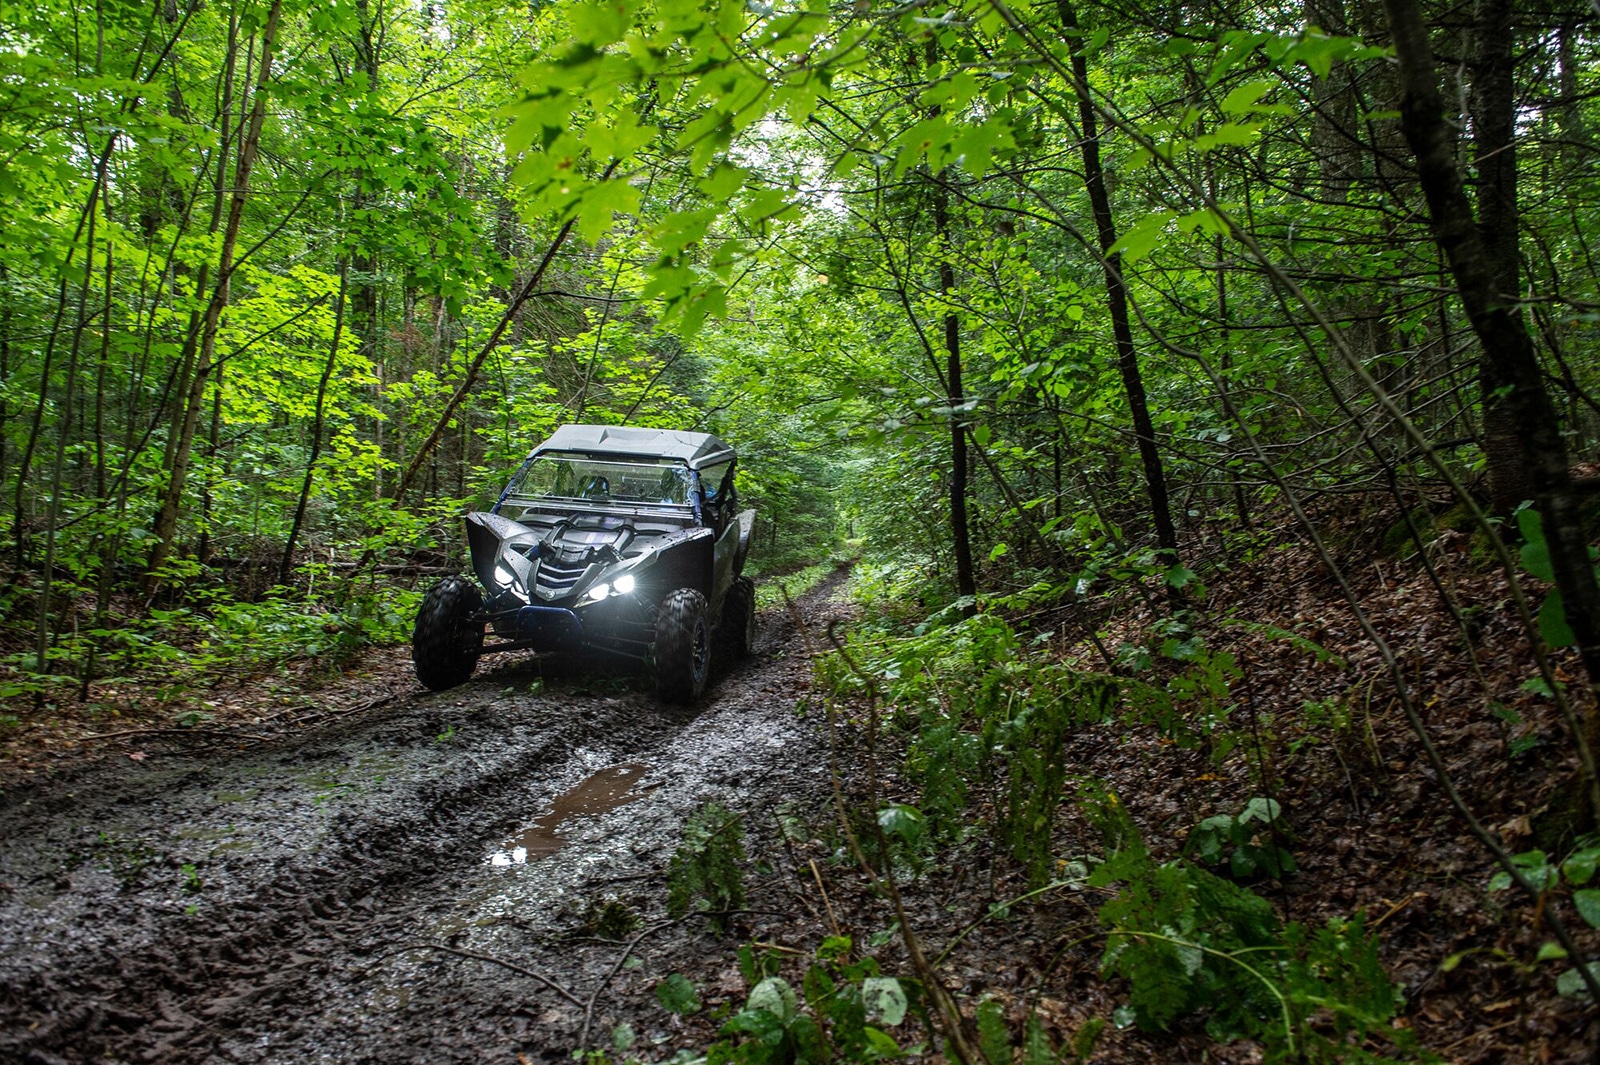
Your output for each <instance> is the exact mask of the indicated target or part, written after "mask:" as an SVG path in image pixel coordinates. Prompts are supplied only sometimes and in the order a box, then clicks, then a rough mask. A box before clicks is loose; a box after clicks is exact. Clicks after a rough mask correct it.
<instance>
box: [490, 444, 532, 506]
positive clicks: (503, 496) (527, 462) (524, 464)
mask: <svg viewBox="0 0 1600 1065" xmlns="http://www.w3.org/2000/svg"><path fill="white" fill-rule="evenodd" d="M532 464H533V456H532V455H529V456H528V457H527V458H525V459H523V460H522V465H521V466H518V467H517V472H516V473H514V474H512V475H511V480H509V481H507V482H506V486H505V488H503V489H501V490H500V498H499V499H496V500H495V501H494V506H492V507H490V508H489V513H490V514H498V513H500V504H502V503H504V502H505V501H506V496H508V495H510V494H511V489H512V486H514V485H515V484H516V483H517V482H518V481H519V480H521V478H522V471H523V470H525V469H527V468H528V467H529V466H531V465H532Z"/></svg>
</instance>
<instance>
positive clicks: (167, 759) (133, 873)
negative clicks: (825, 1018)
mask: <svg viewBox="0 0 1600 1065" xmlns="http://www.w3.org/2000/svg"><path fill="white" fill-rule="evenodd" d="M838 586H839V579H838V578H835V579H834V580H832V581H829V582H827V583H825V584H824V585H823V586H822V587H820V588H818V589H817V590H816V591H814V592H813V593H811V594H810V595H808V596H806V597H805V598H804V599H803V600H802V601H801V603H800V604H799V613H800V615H801V617H802V618H803V619H804V621H805V623H806V625H807V626H808V627H810V628H811V629H812V632H813V634H814V635H816V634H820V633H821V631H822V630H823V629H825V628H826V625H827V623H828V621H829V620H830V618H831V617H833V616H835V615H836V614H839V613H842V612H843V611H844V609H845V608H844V606H843V605H842V604H840V603H838V602H836V601H834V600H833V598H832V597H833V595H834V594H836V592H837V590H838ZM761 620H762V626H761V634H760V636H759V638H758V640H757V645H756V653H755V655H754V656H753V657H752V658H751V659H750V660H749V661H748V662H746V663H743V664H740V665H738V666H737V667H735V668H733V669H732V670H731V671H730V672H728V673H727V675H725V676H722V677H720V678H719V679H718V680H717V681H716V684H715V687H714V688H713V689H712V690H711V691H710V693H709V694H708V695H707V697H706V698H705V699H704V700H703V701H702V704H701V705H700V706H698V707H696V708H694V709H692V710H685V709H681V708H672V707H668V706H664V705H662V704H660V703H659V702H657V701H656V700H655V698H654V697H653V695H652V694H650V693H649V692H648V691H647V690H646V688H645V686H644V685H643V684H642V683H640V682H619V681H615V680H612V679H607V678H597V677H584V676H574V677H566V678H561V679H556V680H551V681H549V682H545V681H543V680H542V679H541V677H540V675H539V672H538V669H537V666H536V665H535V664H534V663H533V662H532V660H530V659H526V658H523V659H510V658H508V659H506V660H505V662H504V664H501V665H498V666H497V665H496V664H495V661H494V659H486V660H485V664H484V665H485V668H484V669H483V670H482V671H481V672H480V674H479V675H478V676H477V677H476V678H474V680H472V681H471V682H470V683H468V684H467V685H465V686H463V687H461V688H457V689H454V690H452V691H448V692H443V693H437V694H433V693H427V692H424V691H423V690H422V689H421V688H420V687H414V688H407V689H404V690H402V691H401V693H400V695H399V696H398V697H397V698H396V699H395V700H393V701H392V702H390V703H388V704H387V705H385V706H384V707H382V708H381V709H377V710H373V711H371V712H369V713H367V714H365V715H361V716H359V717H356V718H353V719H348V720H345V721H342V722H339V723H336V724H334V725H332V726H329V727H325V728H323V729H319V730H317V731H315V732H314V733H312V734H309V735H304V736H300V737H296V738H294V739H293V740H286V741H283V742H279V743H272V744H256V745H248V746H245V747H243V748H241V749H235V750H230V751H225V752H218V751H212V752H211V753H208V754H205V755H204V756H201V755H197V754H170V755H155V754H152V755H150V756H149V757H148V758H146V759H145V760H144V761H140V762H133V761H127V762H126V763H122V764H117V765H110V766H105V767H103V768H97V769H96V770H95V771H94V772H92V773H84V774H81V775H79V777H78V778H76V779H73V780H67V781H61V782H57V783H55V784H53V785H46V786H42V787H38V788H34V789H31V790H28V791H23V792H13V793H10V794H8V795H7V796H6V799H5V805H4V806H3V807H0V1060H3V1061H22V1062H60V1061H89V1060H94V1061H124V1062H136V1061H159V1062H213V1061H251V1062H265V1061H271V1062H275V1063H276V1062H363V1061H373V1062H377V1061H383V1062H397V1061H416V1062H441V1061H457V1060H459V1061H488V1060H500V1061H516V1060H518V1055H519V1054H520V1055H523V1056H524V1057H525V1058H526V1059H527V1060H530V1061H539V1060H548V1061H556V1060H563V1061H565V1060H570V1054H571V1050H572V1048H573V1047H574V1046H575V1045H576V1043H577V1042H578V1039H579V1034H580V1033H581V1032H582V1031H583V1030H584V1028H585V1025H586V1014H589V1013H590V1012H591V1010H590V1005H591V998H592V1000H593V1009H592V1016H589V1017H587V1023H588V1025H589V1026H590V1028H591V1030H592V1031H593V1032H594V1033H598V1034H597V1035H595V1036H593V1037H591V1040H590V1042H591V1043H595V1042H597V1041H600V1040H605V1041H609V1038H608V1035H607V1033H609V1031H610V1027H609V1026H611V1025H613V1024H616V1023H621V1022H624V1021H627V1022H628V1023H630V1024H631V1025H633V1026H634V1027H635V1028H636V1029H638V1034H639V1036H640V1038H641V1039H644V1040H650V1039H654V1040H656V1041H664V1040H665V1039H666V1038H667V1033H666V1032H665V1031H664V1030H657V1029H656V1028H655V1027H652V1026H661V1025H665V1024H667V1023H668V1021H669V1019H670V1018H669V1017H668V1015H667V1014H665V1013H664V1012H662V1011H660V1010H659V1009H655V1010H653V1011H652V1010H649V1009H648V1008H646V1007H647V1006H648V1003H649V991H650V989H651V988H652V987H653V986H654V983H655V982H656V981H658V980H659V979H660V978H661V977H663V976H665V975H667V973H668V972H670V971H672V966H673V965H674V959H675V958H676V957H677V956H678V954H679V953H683V952H691V953H692V952H694V951H695V950H697V949H700V948H696V947H695V945H694V943H693V942H692V940H693V938H694V937H695V936H696V935H698V934H699V932H698V930H697V929H693V928H691V927H690V926H689V925H683V926H676V927H673V928H667V929H663V930H661V931H660V932H659V933H658V934H656V935H654V936H652V937H651V941H650V944H649V946H648V949H646V948H644V947H641V951H640V953H641V954H642V955H643V960H642V961H641V960H640V959H639V958H634V959H632V960H630V961H629V962H628V963H627V965H626V966H622V967H620V968H619V963H620V962H621V961H622V959H623V951H622V948H621V947H620V946H619V945H618V944H617V943H616V942H613V941H608V940H606V939H605V938H604V937H602V936H600V935H599V934H598V933H597V932H596V930H595V928H594V927H593V920H592V916H593V913H594V912H595V910H594V908H595V906H596V904H597V903H603V902H604V901H606V900H610V899H614V900H616V901H617V902H620V903H621V904H622V905H624V906H626V907H629V908H631V909H632V910H633V911H635V912H636V913H637V914H638V915H639V917H640V918H641V919H643V920H644V921H645V922H647V923H648V922H649V921H652V920H659V918H660V916H661V913H662V904H663V900H664V897H665V880H666V866H667V861H668V859H669V858H670V856H671V854H672V851H673V849H674V847H675V846H676V845H677V842H678V840H679V836H680V829H681V826H682V823H683V821H684V819H685V818H686V817H687V816H688V815H689V814H690V813H691V812H692V811H693V810H694V809H695V808H696V807H697V806H698V805H699V804H700V803H701V802H703V801H705V800H707V799H718V800H720V801H722V802H724V803H726V804H727V805H729V806H730V807H733V808H735V809H742V810H748V811H752V812H753V813H754V814H755V815H756V816H755V817H753V818H752V819H751V820H752V827H753V828H754V829H759V828H760V826H761V824H763V823H764V824H765V825H767V826H769V827H770V825H771V823H772V821H773V818H772V817H771V816H770V812H771V811H772V810H773V809H775V808H776V807H778V806H780V805H781V804H782V803H784V802H786V801H791V800H796V799H799V800H802V801H805V800H810V799H815V798H817V797H820V796H821V795H822V794H823V793H824V792H825V790H826V787H827V770H826V766H827V759H826V756H825V743H826V741H825V739H824V737H823V735H822V729H821V727H820V724H819V722H818V718H817V715H816V714H814V713H813V714H802V713H797V704H799V703H800V702H801V701H802V700H803V699H804V697H805V694H806V686H807V682H808V679H809V669H808V663H807V660H806V656H805V651H804V646H803V644H802V641H801V638H800V634H799V632H798V630H797V628H796V625H795V623H794V621H793V620H792V618H791V617H789V616H788V615H787V614H786V613H785V612H783V611H776V610H775V611H768V612H766V613H765V614H763V615H762V619H761ZM639 927H641V928H643V927H646V925H640V926H639ZM423 944H433V945H435V946H436V947H449V948H453V949H455V950H458V951H466V952H471V953H481V954H486V955H493V956H495V957H498V958H501V959H504V960H506V961H509V962H511V963H513V964H514V965H516V966H518V967H520V968H522V969H524V970H527V971H528V972H530V973H537V974H539V975H540V976H542V977H544V978H546V979H547V980H548V981H549V982H551V983H554V984H557V985H559V986H560V987H561V988H562V989H563V990H564V991H566V992H569V993H570V994H562V993H560V992H557V991H555V990H552V989H551V988H550V987H549V986H548V985H547V984H546V983H544V982H542V981H541V980H540V979H538V978H536V977H534V976H530V975H526V974H521V973H517V972H514V971H512V970H510V969H508V968H505V967H503V966H498V965H490V964H487V963H485V962H483V961H479V960H474V959H471V958H468V957H464V956H462V955H461V954H456V953H450V952H448V951H445V950H440V949H432V948H430V947H424V946H423ZM613 970H616V972H613ZM596 989H600V990H599V993H598V994H596Z"/></svg>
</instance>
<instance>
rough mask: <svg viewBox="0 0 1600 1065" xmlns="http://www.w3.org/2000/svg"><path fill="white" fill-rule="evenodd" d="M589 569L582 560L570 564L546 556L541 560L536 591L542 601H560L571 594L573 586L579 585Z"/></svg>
mask: <svg viewBox="0 0 1600 1065" xmlns="http://www.w3.org/2000/svg"><path fill="white" fill-rule="evenodd" d="M588 568H589V567H588V566H587V565H585V564H584V563H583V562H582V561H581V560H579V561H576V562H568V561H566V560H565V559H561V558H552V557H549V556H546V557H545V558H542V559H540V560H539V575H538V577H537V579H536V580H535V582H534V590H535V591H537V592H538V593H539V598H541V599H560V598H561V597H563V596H565V595H569V594H571V592H572V587H573V585H575V584H577V583H578V578H580V577H582V576H583V571H584V570H586V569H588Z"/></svg>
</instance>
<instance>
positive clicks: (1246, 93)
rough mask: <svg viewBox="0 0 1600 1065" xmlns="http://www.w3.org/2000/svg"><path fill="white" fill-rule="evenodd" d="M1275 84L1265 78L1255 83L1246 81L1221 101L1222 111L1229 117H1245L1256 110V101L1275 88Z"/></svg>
mask: <svg viewBox="0 0 1600 1065" xmlns="http://www.w3.org/2000/svg"><path fill="white" fill-rule="evenodd" d="M1276 84H1277V83H1276V82H1274V81H1269V80H1267V79H1265V78H1262V79H1259V80H1257V81H1247V82H1245V83H1244V84H1243V85H1240V86H1239V87H1238V88H1236V89H1234V90H1233V91H1232V92H1230V93H1229V94H1228V95H1227V96H1225V97H1223V99H1222V110H1223V112H1224V113H1225V114H1230V115H1247V114H1249V113H1250V112H1251V111H1254V110H1255V109H1256V101H1258V100H1260V99H1261V98H1262V97H1263V96H1265V95H1266V94H1267V93H1269V92H1271V91H1272V90H1273V88H1274V87H1275V86H1276Z"/></svg>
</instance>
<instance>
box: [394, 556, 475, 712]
mask: <svg viewBox="0 0 1600 1065" xmlns="http://www.w3.org/2000/svg"><path fill="white" fill-rule="evenodd" d="M482 609H483V594H482V593H481V592H479V591H478V586H477V585H475V584H473V583H472V582H471V581H469V580H467V579H466V578H465V577H446V578H445V579H444V580H442V581H440V582H439V583H438V584H436V585H434V586H433V588H432V589H430V590H429V592H428V594H427V595H426V596H424V597H423V599H422V606H421V608H420V609H418V611H417V624H416V627H415V628H413V629H412V630H411V661H412V664H413V665H415V666H416V669H417V679H418V680H419V681H421V682H422V685H423V687H425V688H432V689H433V690H434V691H436V692H437V691H444V690H445V689H446V688H454V687H455V686H456V685H458V684H463V683H465V682H466V680H467V678H468V677H471V676H472V671H473V670H474V669H476V668H478V655H479V654H481V653H482V652H483V625H482V624H481V623H478V624H474V623H473V622H471V621H470V620H468V619H469V618H471V617H472V615H473V614H476V613H477V612H478V611H480V610H482Z"/></svg>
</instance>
